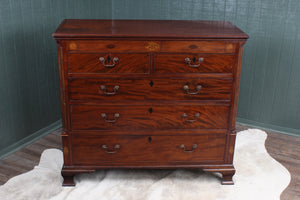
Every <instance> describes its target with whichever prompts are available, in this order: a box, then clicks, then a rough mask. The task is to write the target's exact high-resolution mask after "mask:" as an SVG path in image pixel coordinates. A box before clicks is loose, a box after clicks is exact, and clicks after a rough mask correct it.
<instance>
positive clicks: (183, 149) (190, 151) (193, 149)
mask: <svg viewBox="0 0 300 200" xmlns="http://www.w3.org/2000/svg"><path fill="white" fill-rule="evenodd" d="M197 147H198V145H197V144H193V146H192V149H191V150H187V149H186V147H185V146H184V144H181V145H180V148H181V149H182V151H183V152H184V153H192V152H194V151H195V149H196V148H197Z"/></svg>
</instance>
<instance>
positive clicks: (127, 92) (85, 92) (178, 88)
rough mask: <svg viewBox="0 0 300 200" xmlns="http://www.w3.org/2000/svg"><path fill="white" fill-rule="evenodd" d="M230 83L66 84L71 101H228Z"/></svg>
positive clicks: (107, 81) (212, 80)
mask: <svg viewBox="0 0 300 200" xmlns="http://www.w3.org/2000/svg"><path fill="white" fill-rule="evenodd" d="M231 86H232V80H231V79H230V78H229V79H221V78H219V79H218V78H203V79H130V80H128V79H120V80H119V79H89V78H76V79H70V80H69V87H70V99H71V100H87V101H91V100H108V101H112V100H115V101H119V100H229V99H230V94H231V93H230V91H231Z"/></svg>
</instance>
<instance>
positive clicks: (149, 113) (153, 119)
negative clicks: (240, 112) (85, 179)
mask: <svg viewBox="0 0 300 200" xmlns="http://www.w3.org/2000/svg"><path fill="white" fill-rule="evenodd" d="M228 114H229V107H228V106H221V105H218V106H217V105H210V106H206V105H205V106H202V105H201V106H200V105H188V106H182V105H177V106H176V105H174V104H167V105H153V106H144V105H72V106H71V127H72V130H123V131H128V130H132V131H135V130H155V129H157V130H158V129H159V130H166V129H226V128H227V124H228Z"/></svg>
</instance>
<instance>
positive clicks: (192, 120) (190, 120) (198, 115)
mask: <svg viewBox="0 0 300 200" xmlns="http://www.w3.org/2000/svg"><path fill="white" fill-rule="evenodd" d="M181 116H182V118H184V119H185V121H186V122H195V121H197V118H199V117H200V113H195V115H194V119H188V115H187V114H186V113H183V114H182V115H181Z"/></svg>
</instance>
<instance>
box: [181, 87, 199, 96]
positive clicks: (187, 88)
mask: <svg viewBox="0 0 300 200" xmlns="http://www.w3.org/2000/svg"><path fill="white" fill-rule="evenodd" d="M201 89H202V85H197V86H196V91H195V92H191V91H190V87H189V86H188V85H184V86H183V90H184V91H185V92H186V93H187V94H190V95H195V94H199V93H200V90H201Z"/></svg>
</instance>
